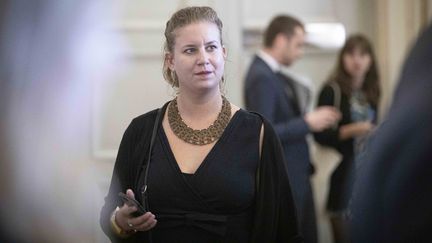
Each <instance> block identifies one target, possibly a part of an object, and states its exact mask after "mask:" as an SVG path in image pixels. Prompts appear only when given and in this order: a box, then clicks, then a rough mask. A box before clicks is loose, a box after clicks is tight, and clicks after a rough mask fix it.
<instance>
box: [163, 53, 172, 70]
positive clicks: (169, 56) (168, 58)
mask: <svg viewBox="0 0 432 243" xmlns="http://www.w3.org/2000/svg"><path fill="white" fill-rule="evenodd" d="M165 62H166V64H167V65H168V68H169V69H170V70H171V71H174V55H173V54H171V53H170V52H166V53H165Z"/></svg>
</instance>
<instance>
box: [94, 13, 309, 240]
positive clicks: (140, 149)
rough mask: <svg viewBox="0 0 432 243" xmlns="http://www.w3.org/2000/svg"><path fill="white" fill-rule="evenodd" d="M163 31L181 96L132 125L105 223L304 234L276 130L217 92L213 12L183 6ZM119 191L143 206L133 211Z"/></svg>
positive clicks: (219, 67) (118, 231)
mask: <svg viewBox="0 0 432 243" xmlns="http://www.w3.org/2000/svg"><path fill="white" fill-rule="evenodd" d="M165 38H166V42H165V60H164V68H163V70H164V77H165V79H166V80H167V81H168V82H169V83H170V84H171V85H172V86H173V87H174V88H175V89H176V90H177V96H176V97H175V98H174V99H173V100H171V101H169V102H167V103H166V104H165V105H163V107H162V108H161V109H156V110H153V111H150V112H148V113H146V114H144V115H141V116H139V117H137V118H135V119H133V121H132V122H131V124H130V125H129V127H128V128H127V129H126V131H125V133H124V136H123V139H122V141H121V144H120V148H119V152H118V156H117V160H116V163H115V166H114V171H113V176H112V180H111V185H110V188H109V192H108V195H107V196H106V198H105V205H104V207H103V209H102V212H101V218H100V222H101V226H102V229H103V230H104V232H105V233H106V234H107V235H108V236H109V237H110V239H111V240H112V241H113V242H129V241H136V242H239V243H240V242H301V237H300V236H299V233H298V229H297V219H296V215H295V207H294V202H293V199H292V196H291V191H290V185H289V181H288V176H287V174H286V170H285V163H284V158H283V153H282V149H281V147H280V143H279V140H278V138H277V136H276V134H275V133H274V131H273V129H272V127H271V125H270V124H269V123H268V122H267V121H266V120H265V119H263V118H262V117H261V116H259V115H258V114H256V113H251V112H248V111H245V110H242V109H240V108H239V107H237V106H236V105H234V104H231V103H230V102H229V101H228V99H227V98H226V97H225V96H224V95H223V93H222V92H221V85H222V84H223V82H224V78H223V75H224V65H225V59H226V56H227V52H226V49H225V47H224V45H223V42H222V22H221V20H220V19H219V17H218V16H217V14H216V12H215V11H214V10H213V9H211V8H210V7H187V8H183V9H180V10H178V11H177V12H175V13H174V14H173V15H172V16H171V18H170V19H169V20H168V22H167V23H166V29H165ZM158 114H159V115H160V116H159V117H158ZM155 124H156V127H155ZM152 134H155V136H154V137H153V139H152ZM152 141H153V143H152ZM151 144H153V147H150V145H151ZM119 192H124V193H127V196H128V197H130V198H135V199H137V200H138V201H139V202H140V203H141V204H143V206H144V207H145V210H147V212H146V213H144V214H142V215H140V216H139V215H138V216H136V215H134V212H136V211H137V207H135V206H130V205H129V204H127V203H123V202H122V200H121V199H120V197H119V196H118V194H119Z"/></svg>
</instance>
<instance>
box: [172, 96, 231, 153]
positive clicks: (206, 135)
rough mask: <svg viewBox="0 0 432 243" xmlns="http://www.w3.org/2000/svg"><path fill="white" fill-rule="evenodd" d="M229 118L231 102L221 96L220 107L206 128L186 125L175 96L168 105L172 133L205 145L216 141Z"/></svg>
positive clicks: (187, 140) (188, 141) (192, 142)
mask: <svg viewBox="0 0 432 243" xmlns="http://www.w3.org/2000/svg"><path fill="white" fill-rule="evenodd" d="M230 118H231V104H230V103H229V101H228V100H227V99H226V98H225V97H224V96H222V109H221V111H220V112H219V114H218V117H217V118H216V120H215V121H214V122H213V124H211V125H210V126H209V127H208V128H204V129H199V130H195V129H192V128H190V127H189V126H188V125H186V124H185V123H184V121H183V119H182V118H181V116H180V113H179V110H178V106H177V98H176V99H173V100H172V101H171V103H170V105H169V106H168V122H169V125H170V127H171V129H172V130H173V132H174V134H175V135H176V136H177V137H178V138H180V139H181V140H183V141H185V142H187V143H190V144H194V145H206V144H209V143H212V142H214V141H216V140H217V139H218V138H220V136H221V135H222V133H223V131H224V130H225V128H226V126H227V125H228V122H229V120H230Z"/></svg>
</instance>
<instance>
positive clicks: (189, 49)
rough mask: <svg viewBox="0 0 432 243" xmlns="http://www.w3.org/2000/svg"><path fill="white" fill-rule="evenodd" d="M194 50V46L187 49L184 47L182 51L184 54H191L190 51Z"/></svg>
mask: <svg viewBox="0 0 432 243" xmlns="http://www.w3.org/2000/svg"><path fill="white" fill-rule="evenodd" d="M195 51H196V48H187V49H185V50H184V51H183V53H186V54H192V53H194V52H195Z"/></svg>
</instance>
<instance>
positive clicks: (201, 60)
mask: <svg viewBox="0 0 432 243" xmlns="http://www.w3.org/2000/svg"><path fill="white" fill-rule="evenodd" d="M209 58H210V55H209V53H207V52H206V51H205V50H201V51H200V52H199V54H198V60H197V64H198V65H207V64H209Z"/></svg>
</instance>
